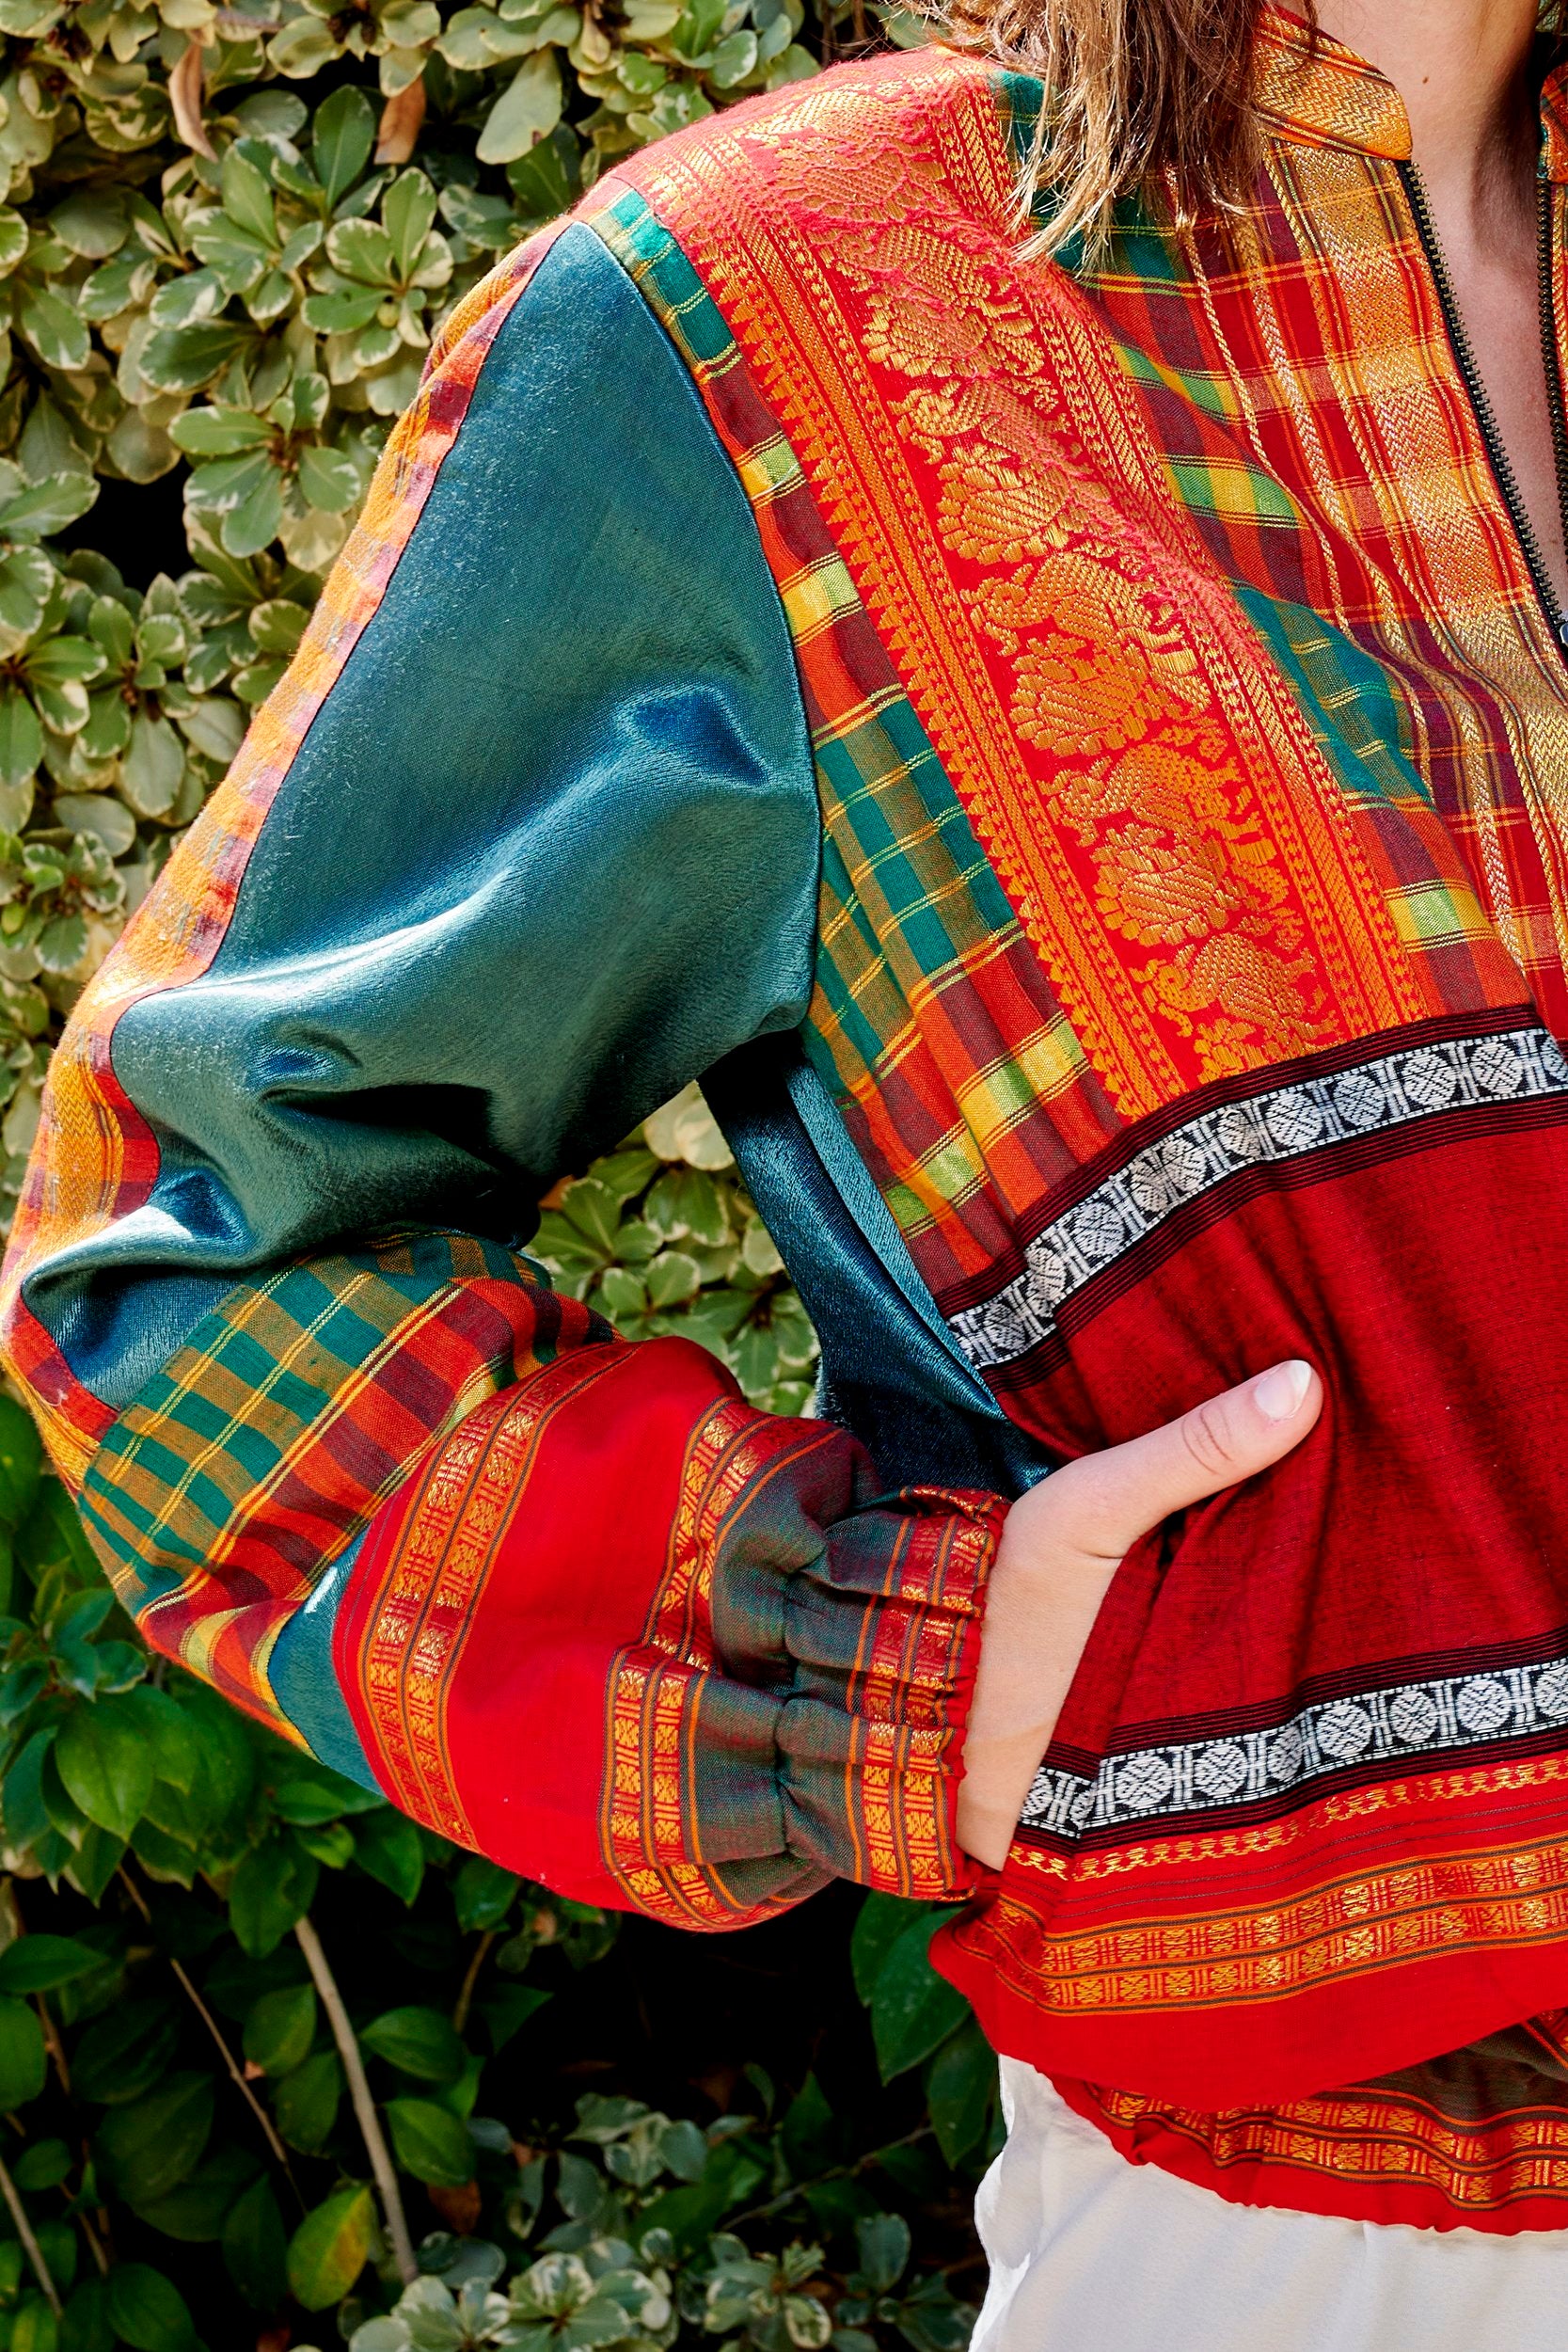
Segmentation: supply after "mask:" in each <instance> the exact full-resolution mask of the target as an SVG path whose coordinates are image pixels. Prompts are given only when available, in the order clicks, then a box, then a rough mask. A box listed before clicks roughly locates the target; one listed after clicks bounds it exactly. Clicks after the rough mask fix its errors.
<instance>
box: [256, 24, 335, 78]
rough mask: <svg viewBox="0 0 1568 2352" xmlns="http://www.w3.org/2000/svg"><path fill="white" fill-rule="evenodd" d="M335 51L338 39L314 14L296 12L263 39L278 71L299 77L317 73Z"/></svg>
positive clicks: (328, 61) (328, 62)
mask: <svg viewBox="0 0 1568 2352" xmlns="http://www.w3.org/2000/svg"><path fill="white" fill-rule="evenodd" d="M337 55H338V43H337V41H336V40H334V38H333V36H332V34H331V32H330V31H329V30H328V28H327V26H326V25H325V24H320V23H318V22H317V20H316V19H315V18H314V17H309V16H296V17H295V18H294V21H293V24H285V25H284V27H283V30H282V31H281V32H280V33H277V34H275V36H274V37H273V39H272V40H269V41H268V43H267V56H268V58H269V60H270V61H271V63H272V64H273V65H274V66H275V67H276V68H277V72H279V73H286V74H288V75H289V76H290V77H291V79H292V80H294V81H303V80H304V79H305V78H306V77H307V76H308V75H309V74H312V73H319V72H321V70H322V68H323V66H325V65H330V64H331V62H332V60H333V58H334V57H335V56H337Z"/></svg>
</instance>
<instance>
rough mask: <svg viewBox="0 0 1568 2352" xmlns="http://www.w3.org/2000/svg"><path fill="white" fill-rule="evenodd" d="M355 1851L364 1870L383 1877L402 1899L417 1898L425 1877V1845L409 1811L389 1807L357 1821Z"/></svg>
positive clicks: (386, 1884)
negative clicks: (403, 1811) (422, 1843)
mask: <svg viewBox="0 0 1568 2352" xmlns="http://www.w3.org/2000/svg"><path fill="white" fill-rule="evenodd" d="M354 1851H355V1859H356V1861H357V1863H358V1865H359V1867H360V1868H361V1870H365V1871H368V1872H369V1874H370V1876H371V1877H372V1879H379V1880H380V1882H381V1883H382V1885H383V1886H387V1887H389V1888H390V1889H391V1891H392V1893H393V1894H394V1895H396V1896H397V1897H398V1898H399V1899H400V1900H401V1901H403V1902H405V1903H411V1902H412V1901H413V1899H414V1898H415V1896H416V1895H417V1894H418V1893H419V1891H420V1881H421V1880H422V1879H423V1877H424V1848H423V1847H422V1846H421V1845H420V1833H419V1831H418V1830H417V1829H416V1828H415V1826H414V1824H413V1822H412V1821H411V1820H409V1819H408V1817H407V1815H406V1814H405V1813H394V1812H392V1811H391V1810H390V1808H389V1807H388V1810H387V1811H386V1812H384V1813H372V1814H368V1815H367V1816H366V1817H365V1818H364V1819H363V1820H358V1821H356V1822H355V1824H354Z"/></svg>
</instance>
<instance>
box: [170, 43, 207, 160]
mask: <svg viewBox="0 0 1568 2352" xmlns="http://www.w3.org/2000/svg"><path fill="white" fill-rule="evenodd" d="M168 98H169V104H170V105H171V106H172V107H173V109H174V127H175V129H176V130H177V131H178V132H179V134H180V136H181V137H182V139H183V140H184V142H185V145H186V146H187V147H189V148H193V149H194V150H195V151H196V153H197V154H198V155H208V156H212V155H214V147H213V142H212V140H211V139H210V138H209V137H208V136H207V126H206V124H205V123H204V122H203V121H202V119H201V43H200V41H199V40H195V39H194V38H193V39H192V40H188V41H187V42H186V43H185V49H184V55H183V56H182V57H181V58H180V60H179V62H178V64H177V65H176V66H175V67H174V69H173V71H172V72H171V73H170V74H169V77H168Z"/></svg>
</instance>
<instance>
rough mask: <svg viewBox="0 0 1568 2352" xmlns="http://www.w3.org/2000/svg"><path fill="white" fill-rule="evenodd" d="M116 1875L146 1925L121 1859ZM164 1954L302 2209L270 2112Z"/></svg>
mask: <svg viewBox="0 0 1568 2352" xmlns="http://www.w3.org/2000/svg"><path fill="white" fill-rule="evenodd" d="M119 1878H120V1881H121V1883H122V1884H123V1885H124V1888H125V1891H126V1893H127V1894H128V1895H129V1896H130V1898H131V1900H132V1901H133V1902H134V1903H135V1906H136V1909H137V1910H138V1911H139V1912H140V1913H141V1915H142V1917H143V1918H144V1919H145V1920H146V1921H147V1922H148V1924H149V1926H150V1925H151V1921H152V1914H151V1912H150V1910H149V1909H148V1907H147V1899H146V1897H145V1896H144V1895H143V1893H142V1891H141V1888H140V1887H139V1886H138V1885H137V1884H136V1882H135V1879H134V1878H133V1877H132V1876H131V1873H130V1871H129V1870H127V1869H126V1867H125V1866H124V1864H123V1863H121V1864H120V1866H119ZM166 1958H167V1960H168V1964H169V1966H170V1967H171V1968H172V1969H173V1971H174V1973H175V1975H176V1976H177V1977H178V1978H179V1979H180V1982H181V1984H182V1987H183V1989H184V1991H185V1994H186V1995H187V1997H188V1998H189V2000H190V2003H191V2006H192V2008H193V2009H194V2010H196V2013H197V2015H198V2017H199V2018H200V2020H201V2022H202V2024H203V2025H204V2026H206V2028H207V2031H208V2032H209V2033H210V2034H211V2035H212V2037H213V2040H214V2042H216V2043H217V2046H218V2050H219V2052H220V2054H221V2056H222V2058H223V2062H224V2064H225V2066H227V2068H228V2069H229V2074H230V2081H231V2082H232V2083H233V2084H234V2087H235V2089H236V2090H238V2091H239V2094H240V2096H241V2098H242V2099H243V2100H244V2101H245V2105H246V2106H247V2107H248V2108H249V2109H250V2111H251V2113H252V2115H254V2117H255V2118H256V2121H257V2122H258V2123H260V2125H261V2129H262V2131H263V2132H264V2133H265V2135H266V2142H267V2146H268V2147H269V2148H270V2149H271V2150H272V2153H273V2155H274V2156H275V2158H276V2159H277V2162H278V2163H279V2164H280V2165H281V2166H282V2168H283V2170H284V2172H285V2174H286V2175H287V2178H288V2183H289V2186H290V2187H291V2188H292V2189H293V2192H294V2195H295V2196H296V2197H298V2198H299V2207H300V2211H301V2212H302V2213H303V2212H304V2210H305V2200H304V2198H303V2197H300V2196H299V2186H298V2184H297V2183H296V2181H295V2179H294V2176H293V2170H292V2169H291V2168H290V2164H289V2154H288V2151H287V2149H286V2148H285V2147H284V2145H283V2142H282V2141H281V2140H280V2139H279V2138H278V2137H277V2131H276V2130H275V2128H274V2125H273V2120H272V2118H271V2116H270V2115H269V2114H268V2113H267V2111H266V2109H265V2107H264V2106H262V2105H261V2101H260V2099H258V2097H257V2096H256V2093H255V2092H254V2090H252V2089H251V2088H250V2085H249V2084H248V2083H247V2082H246V2080H245V2076H244V2074H242V2073H241V2071H240V2065H239V2061H238V2059H237V2058H235V2056H234V2053H233V2051H232V2050H231V2049H230V2047H229V2044H228V2042H226V2041H225V2040H224V2038H223V2027H222V2026H220V2025H219V2024H218V2021H217V2019H216V2018H215V2017H214V2015H213V2012H212V2010H210V2009H209V2008H208V2006H207V2004H206V2002H205V2001H204V2000H203V1999H202V1997H201V1995H200V1994H199V1993H198V1991H197V1989H196V1986H195V1984H194V1983H193V1982H192V1981H191V1979H190V1978H189V1977H188V1976H187V1974H186V1973H185V1970H184V1969H183V1968H182V1965H181V1963H179V1961H177V1960H176V1959H175V1958H174V1957H173V1955H172V1954H166Z"/></svg>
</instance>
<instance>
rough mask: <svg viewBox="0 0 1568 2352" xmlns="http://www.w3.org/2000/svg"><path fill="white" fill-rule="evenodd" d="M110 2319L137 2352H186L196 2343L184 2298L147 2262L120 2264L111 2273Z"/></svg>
mask: <svg viewBox="0 0 1568 2352" xmlns="http://www.w3.org/2000/svg"><path fill="white" fill-rule="evenodd" d="M109 2318H110V2321H111V2323H112V2325H113V2327H114V2331H115V2333H116V2335H117V2336H118V2337H119V2341H120V2342H121V2344H130V2345H132V2346H133V2347H134V2352H185V2347H186V2346H187V2345H189V2344H195V2341H196V2329H195V2328H194V2327H193V2326H192V2325H191V2315H190V2312H188V2311H187V2310H186V2308H185V2298H184V2296H182V2294H181V2292H180V2290H179V2288H178V2287H177V2286H175V2285H174V2284H173V2282H172V2280H168V2279H166V2278H165V2277H164V2274H163V2272H162V2271H161V2270H154V2269H152V2268H151V2267H150V2265H148V2264H147V2263H117V2264H116V2265H115V2267H114V2268H113V2270H111V2271H110V2273H109Z"/></svg>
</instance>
